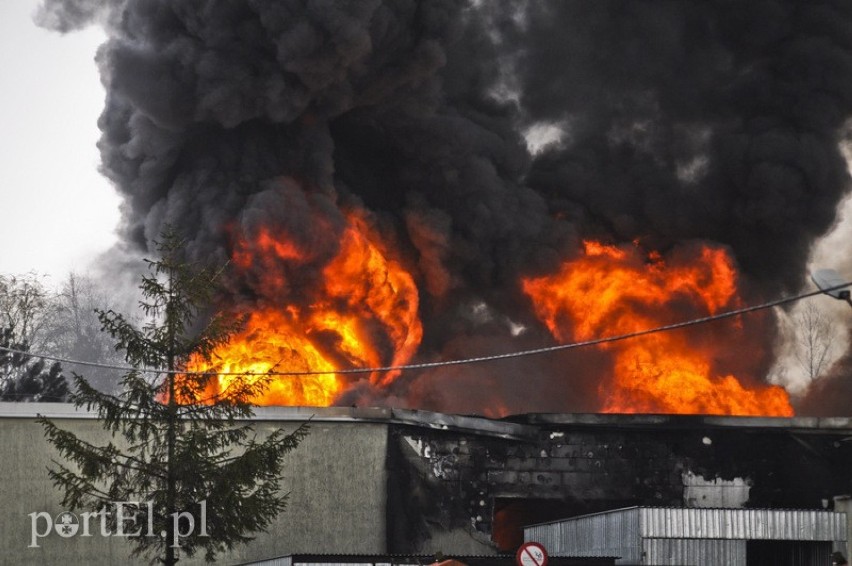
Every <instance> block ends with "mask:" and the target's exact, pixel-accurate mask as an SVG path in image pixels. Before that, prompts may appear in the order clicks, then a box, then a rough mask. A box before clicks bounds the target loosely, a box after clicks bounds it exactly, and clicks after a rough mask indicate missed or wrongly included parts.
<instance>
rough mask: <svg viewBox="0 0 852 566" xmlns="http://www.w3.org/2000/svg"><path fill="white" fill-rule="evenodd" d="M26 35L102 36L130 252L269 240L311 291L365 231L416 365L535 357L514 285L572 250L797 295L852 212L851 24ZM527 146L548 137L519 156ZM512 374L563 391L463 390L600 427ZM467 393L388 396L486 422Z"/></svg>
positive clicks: (682, 17) (411, 384)
mask: <svg viewBox="0 0 852 566" xmlns="http://www.w3.org/2000/svg"><path fill="white" fill-rule="evenodd" d="M39 18H40V21H41V22H42V23H43V24H44V25H46V26H48V27H52V28H54V29H58V30H60V31H67V30H71V29H77V28H79V27H81V26H82V25H84V24H85V22H87V21H98V22H100V23H102V24H103V25H104V27H105V29H107V31H108V33H109V40H108V41H107V43H106V44H105V45H103V46H102V48H101V49H100V51H99V54H98V62H99V64H100V68H101V73H102V78H103V82H104V84H105V86H106V87H107V93H108V94H107V100H106V106H105V109H104V112H103V115H102V117H101V119H100V122H99V125H100V128H101V131H102V137H101V141H100V143H99V147H100V150H101V155H102V168H103V171H104V173H105V174H106V175H107V176H108V177H109V178H110V179H111V180H112V181H113V182H114V183H115V185H116V186H117V187H118V189H119V191H120V192H121V193H122V195H123V196H124V199H125V205H124V227H123V233H124V236H125V241H126V242H129V243H131V244H133V245H135V246H136V247H137V248H139V249H143V250H144V249H146V248H147V247H148V246H149V243H150V242H151V241H152V239H154V238H156V236H157V235H158V234H159V233H160V232H161V230H162V229H163V227H164V226H165V225H166V224H171V225H175V226H179V227H181V228H182V229H183V230H184V231H185V232H186V235H187V237H188V242H189V244H188V250H187V251H188V253H189V254H190V256H192V257H194V258H203V259H209V260H211V261H224V260H225V259H226V258H228V257H229V256H230V252H231V251H232V250H231V244H232V240H231V235H232V234H233V233H234V232H235V231H239V232H243V233H248V234H253V233H257V231H258V230H260V229H261V228H262V227H264V226H275V227H276V228H277V229H278V230H280V231H282V232H284V233H286V234H288V235H289V236H290V237H291V238H292V239H293V240H294V241H296V242H298V243H299V244H300V245H302V246H310V247H312V249H315V250H316V254H315V257H316V258H318V259H317V262H316V265H315V266H314V267H315V268H316V269H318V268H320V267H321V266H322V262H323V258H325V259H327V258H329V257H331V256H332V254H333V253H334V252H335V250H336V246H337V245H338V244H337V241H338V237H339V233H340V231H341V230H342V229H343V224H344V220H343V215H342V212H341V210H342V209H343V208H346V207H347V206H351V205H353V204H357V205H363V206H365V207H366V208H368V209H369V210H370V211H371V214H372V218H373V220H374V221H375V223H376V224H377V225H380V226H381V227H382V229H383V230H384V231H386V232H390V233H392V234H393V235H394V237H395V239H396V240H397V241H398V242H399V246H400V248H401V250H402V252H403V253H404V254H405V255H406V257H407V258H408V261H409V263H410V265H411V266H412V268H413V269H415V270H416V271H415V275H416V278H417V281H418V285H419V287H420V290H421V316H422V318H423V321H424V326H425V332H426V334H425V337H424V344H423V346H422V348H421V354H420V355H421V357H423V358H424V359H438V358H441V357H447V356H449V355H450V354H449V353H451V354H452V356H453V357H456V356H465V355H471V354H477V353H482V352H494V351H507V350H512V349H518V347H519V346H520V345H524V344H525V343H526V342H524V341H525V340H532V341H533V342H536V340H537V339H538V338H541V339H544V336H545V335H544V334H543V333H542V334H541V335H540V336H539V335H538V334H536V333H537V332H539V330H537V329H536V327H535V322H534V317H533V316H532V315H531V314H530V312H529V311H530V309H529V305H528V303H527V302H526V300H525V299H524V298H523V297H522V295H521V293H520V292H519V290H518V280H519V278H520V276H521V275H523V274H532V273H535V274H541V273H547V272H548V271H550V270H553V269H554V268H555V267H556V266H557V265H558V264H559V262H560V261H563V260H564V259H566V258H568V257H570V256H571V255H572V254H574V253H576V250H577V241H578V238H579V237H583V236H595V237H599V238H603V239H606V240H610V241H613V242H622V241H629V240H633V239H635V238H637V237H640V238H643V241H645V242H647V243H648V244H649V245H652V246H653V247H656V248H658V249H661V250H663V251H664V252H665V251H667V250H671V249H674V248H676V247H677V246H678V245H679V244H680V243H683V242H687V241H692V240H709V241H714V242H718V243H720V244H724V245H726V246H729V247H730V249H731V250H732V251H733V253H734V256H735V258H736V260H737V262H738V264H739V266H740V268H741V269H742V270H743V273H744V276H745V277H746V279H747V280H748V282H750V284H751V286H752V287H753V288H754V289H756V294H757V295H759V296H762V297H765V298H770V297H772V296H776V295H777V294H779V293H781V292H783V291H790V290H795V289H797V288H798V287H799V285H800V284H801V282H802V280H803V274H804V272H805V271H804V266H805V263H806V261H807V257H808V253H809V251H810V246H811V245H812V243H813V241H814V239H815V238H817V237H818V236H820V235H822V234H824V233H825V232H826V231H827V230H828V229H829V228H830V227H831V226H832V224H833V222H834V221H835V214H836V208H837V204H838V202H839V200H840V199H841V197H842V196H843V195H844V194H845V193H846V192H847V190H848V186H849V175H848V172H847V168H846V163H845V161H844V160H843V157H842V155H841V153H840V151H839V149H838V143H839V140H840V136H841V135H842V133H843V128H844V124H845V123H846V120H847V119H848V117H849V115H850V111H852V5H850V4H849V3H848V2H845V1H843V0H836V1H831V0H822V1H813V2H807V3H803V2H799V1H792V0H791V1H781V0H773V1H758V0H749V1H733V0H726V1H722V0H717V1H715V2H681V1H674V0H670V1H664V0H653V1H646V2H622V1H616V0H611V1H606V0H596V1H595V2H588V1H560V2H549V1H543V0H542V1H538V0H537V1H532V0H530V1H527V2H508V1H496V0H495V1H484V2H476V1H470V2H465V1H462V0H422V1H415V0H363V1H357V2H339V1H335V0H324V1H308V0H282V1H276V2H271V1H263V0H182V1H181V0H178V1H175V0H125V1H123V2H113V3H106V2H87V1H82V0H64V1H63V0H45V3H44V5H43V6H42V8H41V10H40V16H39ZM536 126H549V127H551V128H558V129H559V130H560V131H561V132H562V135H561V137H560V138H559V139H558V140H556V141H554V142H553V143H551V144H549V145H548V146H546V147H545V149H544V150H542V151H540V152H531V151H530V150H529V149H528V146H527V140H526V139H525V138H524V133H525V132H528V131H530V130H531V128H534V127H536ZM317 218H320V219H322V222H316V219H317ZM261 268H262V266H259V267H258V269H261ZM305 280H306V281H310V277H306V279H305ZM232 288H233V289H234V290H235V291H234V292H235V299H234V300H243V299H244V298H245V297H247V296H251V295H252V293H255V294H257V293H261V291H260V290H259V289H255V288H254V287H253V285H252V277H251V276H249V277H246V278H245V280H241V281H235V282H232ZM293 293H294V294H295V296H293V297H266V299H268V300H275V301H279V302H283V301H286V300H298V298H297V296H298V289H294V290H293ZM471 312H476V313H479V314H478V315H476V316H471V315H470V313H471ZM482 313H486V314H487V316H486V315H483V314H482ZM516 324H523V325H526V326H527V327H529V328H531V330H530V331H529V333H528V334H526V335H525V336H524V338H523V339H521V340H519V339H518V338H517V336H515V334H516V333H517V332H516V331H517V327H516V326H514V325H516ZM513 329H514V330H513ZM533 339H536V340H533ZM448 352H449V353H448ZM589 356H591V358H594V357H595V356H593V355H591V354H590V355H589ZM589 356H587V357H589ZM527 361H529V363H530V364H531V365H527V366H524V367H527V368H532V369H528V374H529V376H531V379H532V380H533V381H535V382H536V383H537V382H538V381H539V380H540V376H541V375H547V376H551V377H549V379H552V382H551V383H552V384H553V387H523V386H519V385H518V384H517V376H518V373H519V372H521V370H518V369H517V368H514V367H513V368H509V369H508V370H507V369H506V368H503V369H501V367H500V366H495V369H494V371H493V373H488V372H487V371H486V370H484V369H481V368H480V369H478V370H477V372H475V375H479V376H482V375H485V374H488V377H487V379H484V380H483V381H481V382H480V381H477V379H478V378H472V379H473V380H474V381H477V382H478V383H482V384H483V390H484V389H485V388H490V389H489V391H491V390H494V389H497V390H499V389H505V390H506V391H508V392H509V393H510V394H511V395H513V396H516V397H517V396H520V397H521V399H523V396H524V395H526V396H527V397H526V400H527V403H526V405H525V406H524V405H523V403H518V404H516V405H513V407H512V408H513V409H526V410H536V408H537V407H539V406H547V407H548V409H549V410H556V409H558V408H560V407H561V408H562V409H563V410H571V409H577V408H584V409H586V408H588V407H590V406H593V403H592V402H591V401H590V399H592V398H593V397H594V391H595V389H596V387H595V385H594V384H595V379H596V376H597V374H598V373H599V367H598V366H599V365H600V364H599V363H598V362H596V361H594V360H591V359H589V360H586V362H585V363H580V364H577V365H576V366H575V367H576V368H577V369H574V370H573V371H571V372H564V371H559V370H558V369H557V368H556V367H555V366H558V365H559V364H558V363H555V362H554V361H553V360H552V359H551V360H542V361H534V360H533V359H532V358H529V359H528V360H527ZM446 375H450V374H446ZM471 375H474V374H471ZM468 381H470V380H469V379H467V378H464V379H461V378H460V379H451V378H443V377H441V376H437V377H436V376H435V375H434V372H433V373H431V374H424V375H420V376H416V375H415V376H409V377H406V378H405V379H402V380H400V382H399V384H400V385H399V387H400V388H410V390H411V391H415V392H416V397H417V398H418V399H426V400H435V399H440V398H447V397H452V398H453V399H454V400H455V401H454V402H455V403H458V402H459V401H458V400H459V399H463V400H467V402H468V405H453V408H454V409H456V410H463V406H468V407H470V410H481V408H482V405H480V404H478V401H477V399H476V397H477V396H476V393H475V392H474V391H471V389H473V388H474V386H473V385H471V384H470V383H468ZM560 387H563V388H564V390H568V391H571V392H573V393H572V394H571V395H565V398H564V402H563V403H562V404H558V403H557V405H558V406H554V404H553V399H554V395H553V394H554V392H555V391H556V390H559V389H560ZM534 391H541V392H543V393H542V394H541V397H542V399H540V400H536V399H535V396H536V394H535V393H534ZM372 394H374V393H370V394H365V396H366V397H368V398H369V396H370V395H372ZM391 395H396V396H397V397H399V398H401V399H406V398H407V397H406V395H407V393H406V390H405V389H400V390H397V391H394V392H391ZM544 398H546V401H547V402H546V403H545V405H541V403H539V402H538V401H541V402H544V401H545V399H544ZM429 404H430V406H431V405H432V404H434V405H440V404H441V402H440V401H434V403H433V402H432V401H429Z"/></svg>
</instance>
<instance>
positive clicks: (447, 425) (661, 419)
mask: <svg viewBox="0 0 852 566" xmlns="http://www.w3.org/2000/svg"><path fill="white" fill-rule="evenodd" d="M254 413H255V414H254V417H252V419H251V420H254V421H283V422H303V421H306V420H308V419H311V420H312V421H314V422H368V423H387V424H396V425H404V426H412V427H419V428H429V429H433V430H446V431H456V432H465V433H470V434H477V435H481V436H492V437H498V438H504V439H512V440H528V441H532V440H535V439H537V437H538V434H539V433H540V431H541V430H542V429H544V430H548V429H551V430H552V429H557V430H558V429H561V428H568V427H570V428H572V429H582V428H589V429H613V428H618V429H629V428H634V429H646V430H648V429H650V430H653V429H665V430H676V429H681V430H690V429H691V430H706V429H719V430H724V429H741V430H742V429H751V430H764V431H777V432H779V433H791V432H793V433H815V432H818V433H823V434H825V433H834V434H839V435H840V434H842V435H850V437H852V418H849V417H735V416H715V415H657V414H609V413H604V414H599V413H529V414H524V415H515V416H510V417H506V418H504V419H492V418H488V417H483V416H475V415H455V414H448V413H436V412H432V411H421V410H415V409H397V408H392V407H281V406H275V407H255V409H254ZM37 416H45V417H48V418H56V419H95V418H97V412H95V411H86V410H84V409H77V408H75V407H74V405H72V404H70V403H14V402H0V418H36V417H37ZM850 440H852V438H850Z"/></svg>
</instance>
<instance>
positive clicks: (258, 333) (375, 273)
mask: <svg viewBox="0 0 852 566" xmlns="http://www.w3.org/2000/svg"><path fill="white" fill-rule="evenodd" d="M348 220H349V222H348V226H347V227H346V228H345V229H344V230H343V233H342V236H341V240H340V246H339V251H338V253H337V254H336V255H335V256H334V257H333V258H332V259H331V260H330V261H329V262H328V263H327V264H326V265H325V267H324V268H323V270H322V279H321V281H320V282H319V283H318V284H317V286H316V288H314V289H312V291H311V293H312V295H311V300H310V302H309V303H308V304H289V305H288V306H286V307H280V306H264V307H261V308H259V309H257V310H255V311H253V312H252V313H251V314H250V315H249V317H248V320H247V322H246V325H245V327H244V328H243V330H242V331H241V332H239V333H238V334H236V335H234V336H232V337H231V339H230V341H229V342H228V343H227V344H225V345H223V346H221V347H219V348H217V349H216V351H215V352H214V354H213V357H212V359H213V364H212V365H208V364H203V363H200V362H199V360H192V361H191V363H190V367H191V369H192V370H193V371H195V372H202V371H203V372H217V373H219V372H221V373H223V374H225V373H254V374H263V373H267V372H288V371H294V372H327V373H322V374H320V375H295V376H288V375H280V376H276V377H275V378H274V379H273V380H272V382H271V385H270V386H269V388H268V390H267V391H266V392H265V393H264V394H263V395H262V396H261V398H257V399H251V401H252V402H254V403H256V404H259V405H311V406H328V405H331V404H333V403H334V401H335V399H336V398H337V397H338V395H340V393H342V392H343V391H344V390H345V386H346V384H345V382H344V381H343V380H342V378H341V377H340V376H339V374H336V373H335V372H336V371H339V370H341V369H344V368H358V367H381V366H386V365H391V366H395V365H401V364H405V363H406V362H407V361H408V360H409V359H411V357H412V356H413V355H414V353H415V352H416V350H417V348H418V346H419V345H420V340H421V338H422V334H423V330H422V325H421V323H420V319H419V317H418V304H419V297H418V293H417V287H416V285H415V283H414V280H413V278H412V277H411V275H410V274H409V273H408V272H407V271H406V270H405V269H404V268H403V267H402V266H401V265H400V264H399V263H398V262H397V261H395V260H392V259H389V256H390V255H391V253H390V250H388V249H386V248H385V247H384V244H383V243H382V242H381V240H380V239H379V238H378V236H377V234H375V233H374V232H372V231H371V230H370V228H369V225H368V223H367V221H366V219H365V218H364V217H363V215H361V214H360V213H357V212H353V213H351V214H350V215H349V216H348ZM254 254H261V255H262V256H263V257H256V256H255V255H254ZM233 259H234V264H235V265H236V266H237V267H240V268H244V269H245V268H248V267H249V266H251V265H252V264H253V263H254V264H257V262H261V263H260V265H264V266H267V265H269V266H272V265H274V264H276V263H279V264H280V263H281V262H289V263H291V264H293V265H296V266H298V265H301V264H304V263H305V262H306V261H308V260H309V259H310V258H309V257H308V254H307V253H306V252H304V251H302V250H300V249H299V247H298V246H297V245H296V244H294V243H293V242H291V241H288V240H287V239H286V238H283V237H279V236H276V234H274V233H273V232H272V231H270V230H268V229H262V230H260V232H259V234H258V235H257V237H256V239H255V240H254V241H252V242H247V241H239V242H237V244H236V246H235V250H234V253H233ZM269 271H270V273H269V275H268V280H264V281H263V286H264V289H265V290H266V291H267V292H268V295H269V296H286V294H287V292H286V286H287V281H285V279H284V277H282V276H276V275H275V274H274V273H273V271H274V270H271V269H270V270H269ZM398 373H399V372H393V371H390V372H385V373H383V374H381V373H379V372H373V373H372V374H370V381H371V382H372V383H373V384H377V385H380V386H387V385H389V384H390V383H391V382H392V381H393V380H394V379H395V378H396V377H397V376H398ZM234 379H245V378H244V377H239V376H230V375H219V376H218V377H217V379H215V380H214V383H213V384H212V386H211V387H210V388H208V391H207V394H208V395H213V394H215V393H218V392H221V391H225V390H226V389H227V387H228V385H229V384H230V383H232V381H233V380H234Z"/></svg>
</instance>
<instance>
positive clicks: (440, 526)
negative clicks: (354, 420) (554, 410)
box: [388, 415, 852, 552]
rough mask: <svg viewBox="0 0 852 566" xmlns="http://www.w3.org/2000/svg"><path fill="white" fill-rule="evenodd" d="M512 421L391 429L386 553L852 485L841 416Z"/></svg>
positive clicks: (473, 545) (851, 446)
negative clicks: (564, 522) (832, 419)
mask: <svg viewBox="0 0 852 566" xmlns="http://www.w3.org/2000/svg"><path fill="white" fill-rule="evenodd" d="M512 421H513V422H516V423H517V424H519V425H522V426H523V427H524V430H525V433H526V434H525V435H523V436H519V437H515V438H505V437H494V436H492V435H488V434H477V433H476V432H471V431H453V430H440V429H424V428H422V427H409V426H393V427H392V428H391V430H390V433H389V434H390V438H389V442H388V447H389V448H388V449H389V454H388V465H389V469H390V473H389V478H390V479H389V496H388V506H389V507H388V518H389V521H390V523H389V525H388V533H389V539H388V540H389V544H390V548H389V550H390V551H392V552H436V551H444V552H447V551H452V552H461V551H465V552H474V551H476V552H483V550H484V549H490V550H491V551H494V550H501V551H511V550H513V548H516V547H517V545H519V544H520V543H521V542H522V541H523V538H522V527H523V526H524V525H528V524H533V523H536V522H542V521H549V520H553V519H557V518H563V517H568V516H573V515H578V514H583V513H589V512H596V511H603V510H609V509H614V508H618V507H624V506H629V505H655V506H676V507H681V506H692V507H726V506H727V507H741V506H746V507H767V508H822V506H823V500H826V501H828V502H831V501H832V499H833V496H835V495H838V494H844V493H852V429H850V428H849V426H848V423H845V421H844V423H840V426H821V423H820V422H818V421H816V420H814V419H748V418H726V417H702V416H617V415H526V416H523V417H518V418H514V419H512ZM822 424H825V423H822ZM830 424H831V423H829V425H830ZM837 424H838V423H834V425H837ZM530 425H532V426H530ZM530 430H532V431H533V432H532V433H530ZM450 533H452V535H451V534H450ZM455 544H461V545H462V546H461V547H459V548H458V549H456V548H455V547H454V545H455Z"/></svg>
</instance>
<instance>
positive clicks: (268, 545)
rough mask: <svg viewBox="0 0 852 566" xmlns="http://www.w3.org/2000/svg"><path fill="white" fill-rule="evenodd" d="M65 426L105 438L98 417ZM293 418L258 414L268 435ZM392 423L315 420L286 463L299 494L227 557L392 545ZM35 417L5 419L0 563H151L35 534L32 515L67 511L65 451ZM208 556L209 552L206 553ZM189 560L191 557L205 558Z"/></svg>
mask: <svg viewBox="0 0 852 566" xmlns="http://www.w3.org/2000/svg"><path fill="white" fill-rule="evenodd" d="M55 422H57V424H59V425H60V426H62V427H63V428H67V429H69V430H71V431H73V432H75V433H77V434H80V435H84V436H85V437H86V438H88V439H91V440H95V441H97V440H104V433H103V431H102V430H101V429H100V427H99V425H98V423H97V421H95V420H91V419H79V418H74V419H65V418H63V419H56V421H55ZM279 426H283V427H285V428H289V429H293V428H295V426H296V424H295V423H294V422H292V420H291V421H290V422H270V421H258V422H257V423H256V424H255V429H256V430H257V431H258V433H259V434H264V433H268V432H270V431H271V430H272V429H273V428H277V427H279ZM386 452H387V424H382V423H370V422H322V421H317V422H313V424H312V425H311V432H310V434H309V436H308V437H307V438H306V439H305V440H304V442H303V443H302V444H301V445H300V446H299V448H298V449H297V450H295V451H294V452H292V453H291V454H290V455H289V456H288V457H287V458H286V462H285V465H284V475H285V481H284V485H283V486H282V489H283V490H284V491H287V492H289V493H290V499H289V504H288V508H287V510H286V511H285V512H284V513H283V514H282V515H280V517H279V518H278V520H277V521H276V522H275V523H274V525H273V526H272V528H271V529H270V530H269V532H268V533H263V534H260V535H258V536H257V539H256V540H255V541H254V542H252V543H251V544H249V545H247V546H242V547H239V548H238V549H237V550H236V551H235V552H234V553H233V554H231V555H229V556H223V557H222V559H221V560H220V561H219V562H218V563H220V564H229V563H231V564H233V563H239V562H244V561H248V560H256V559H261V558H269V557H272V556H281V555H286V554H291V553H300V552H340V551H341V550H345V551H346V552H354V553H382V552H384V551H385V548H386V524H387V522H386V517H385V503H386V502H385V497H386V491H387V490H386V484H387V475H386V466H385V460H386ZM56 457H57V455H56V454H55V452H54V450H53V449H52V447H51V446H50V445H48V444H47V442H46V441H45V440H44V437H43V433H42V427H41V426H40V425H39V424H38V423H36V422H35V420H34V419H32V418H5V419H2V421H0V478H2V481H3V488H2V490H0V509H3V512H2V515H0V548H2V549H3V550H2V553H0V563H2V564H16V565H17V564H92V565H98V564H103V565H113V564H120V563H129V564H132V563H139V564H147V561H144V560H137V561H135V562H134V561H131V560H129V559H128V555H129V547H128V546H127V545H125V544H124V542H123V541H122V540H121V539H119V538H117V537H102V536H99V534H97V533H98V530H97V529H96V528H95V525H93V532H94V533H96V534H95V536H92V537H89V538H83V537H80V536H75V537H72V538H61V537H60V536H58V535H57V534H56V533H55V532H54V533H51V534H50V535H49V536H48V537H45V538H42V539H39V541H38V544H39V545H40V548H37V549H35V548H27V546H28V545H29V544H30V540H31V533H30V531H31V519H30V517H29V516H28V515H29V514H30V513H33V512H37V511H46V512H48V513H50V514H51V515H53V516H55V515H56V514H58V513H60V512H61V511H63V510H64V509H63V508H62V507H61V505H60V501H61V497H60V495H59V493H58V492H57V491H56V490H55V488H54V487H53V486H52V485H51V483H50V481H49V479H48V477H47V472H46V468H47V467H48V466H49V465H50V462H51V459H53V458H56ZM202 558H203V557H202ZM203 563H204V561H203V559H202V560H198V559H196V560H189V559H187V560H182V561H181V564H203Z"/></svg>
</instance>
